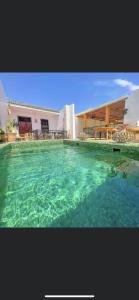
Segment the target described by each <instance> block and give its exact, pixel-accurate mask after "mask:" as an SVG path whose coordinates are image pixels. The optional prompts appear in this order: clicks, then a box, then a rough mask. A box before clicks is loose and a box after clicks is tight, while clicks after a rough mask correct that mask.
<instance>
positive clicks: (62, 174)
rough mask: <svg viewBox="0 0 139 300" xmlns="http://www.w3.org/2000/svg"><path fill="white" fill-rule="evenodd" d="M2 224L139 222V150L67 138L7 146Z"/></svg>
mask: <svg viewBox="0 0 139 300" xmlns="http://www.w3.org/2000/svg"><path fill="white" fill-rule="evenodd" d="M0 227H139V152H134V153H132V152H131V153H128V152H127V151H126V150H125V151H123V152H118V151H116V152H112V148H109V149H105V147H100V146H99V145H97V146H94V147H93V146H91V147H90V146H89V145H87V146H84V145H82V143H81V144H79V143H74V144H73V143H71V144H70V143H66V141H65V142H62V141H58V142H40V141H36V142H22V143H13V144H9V145H7V146H6V147H3V148H2V149H0Z"/></svg>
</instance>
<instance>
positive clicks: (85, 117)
mask: <svg viewBox="0 0 139 300" xmlns="http://www.w3.org/2000/svg"><path fill="white" fill-rule="evenodd" d="M83 118H84V128H86V119H87V116H86V114H84V116H83Z"/></svg>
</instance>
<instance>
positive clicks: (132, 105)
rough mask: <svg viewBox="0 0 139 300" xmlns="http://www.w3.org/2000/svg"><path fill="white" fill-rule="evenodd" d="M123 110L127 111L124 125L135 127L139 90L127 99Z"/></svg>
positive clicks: (138, 106)
mask: <svg viewBox="0 0 139 300" xmlns="http://www.w3.org/2000/svg"><path fill="white" fill-rule="evenodd" d="M125 108H127V109H128V111H127V113H126V114H125V116H124V123H125V124H128V125H129V126H133V127H134V126H136V125H137V121H139V89H138V90H136V91H134V93H132V94H131V95H130V96H129V97H128V98H127V100H126V103H125Z"/></svg>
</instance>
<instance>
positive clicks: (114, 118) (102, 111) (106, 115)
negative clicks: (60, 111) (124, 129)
mask: <svg viewBox="0 0 139 300" xmlns="http://www.w3.org/2000/svg"><path fill="white" fill-rule="evenodd" d="M126 99H127V96H125V97H122V98H120V99H118V100H115V101H111V102H109V103H106V104H103V105H101V106H99V107H96V108H94V109H89V110H87V111H84V112H82V113H79V114H77V115H76V116H77V117H78V118H79V119H82V120H84V128H88V127H87V125H86V123H87V120H88V119H93V120H98V121H103V124H104V127H103V126H101V127H100V126H98V127H96V126H95V128H94V131H95V137H96V133H97V132H106V138H107V139H108V135H109V133H110V136H111V137H112V133H113V132H114V131H115V126H116V125H118V124H123V122H124V114H125V101H126Z"/></svg>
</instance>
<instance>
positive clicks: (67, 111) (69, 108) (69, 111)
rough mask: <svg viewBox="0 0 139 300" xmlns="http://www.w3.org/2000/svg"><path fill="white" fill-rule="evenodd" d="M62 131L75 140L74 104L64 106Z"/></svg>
mask: <svg viewBox="0 0 139 300" xmlns="http://www.w3.org/2000/svg"><path fill="white" fill-rule="evenodd" d="M63 121H64V129H65V130H66V131H67V134H68V136H69V138H71V139H75V112H74V104H71V105H65V106H64V118H63Z"/></svg>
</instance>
